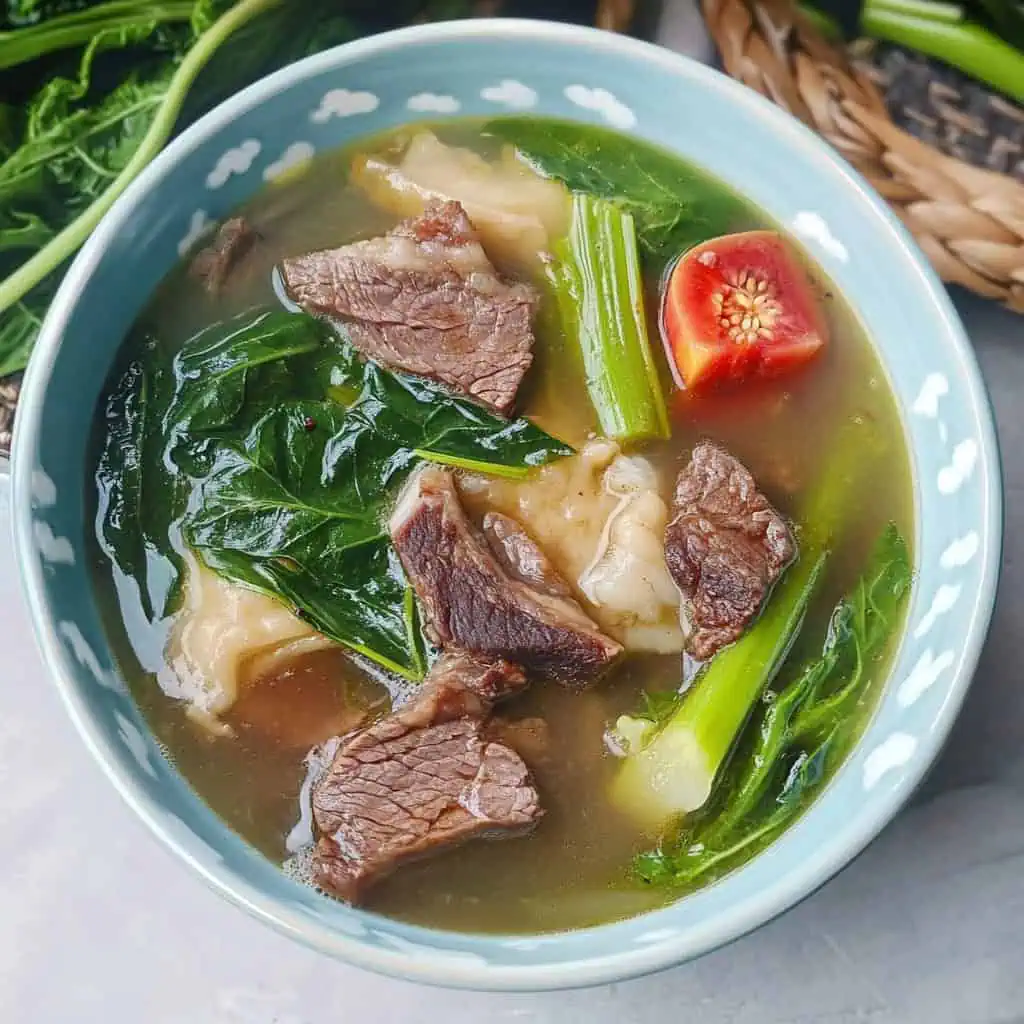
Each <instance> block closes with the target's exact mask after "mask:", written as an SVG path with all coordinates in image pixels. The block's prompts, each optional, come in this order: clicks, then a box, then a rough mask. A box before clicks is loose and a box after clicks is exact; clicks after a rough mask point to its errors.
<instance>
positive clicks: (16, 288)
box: [0, 0, 282, 313]
mask: <svg viewBox="0 0 1024 1024" xmlns="http://www.w3.org/2000/svg"><path fill="white" fill-rule="evenodd" d="M281 2H282V0H241V3H238V4H236V5H235V6H234V7H232V8H231V9H230V10H228V11H227V12H226V13H225V14H224V15H222V16H221V17H220V18H218V19H217V21H216V22H214V24H213V25H212V26H211V27H210V28H209V29H208V30H207V31H206V32H204V33H203V34H202V35H201V36H200V37H199V39H198V40H197V42H196V44H195V46H193V47H192V49H191V50H189V52H188V54H187V55H186V56H185V59H184V60H183V61H182V62H181V64H180V66H179V67H178V69H177V71H176V72H175V73H174V75H173V77H172V78H171V79H170V82H169V84H168V87H167V95H166V98H165V100H164V101H163V103H162V104H161V105H160V107H159V109H158V110H157V112H156V114H155V116H154V118H153V121H152V123H151V124H150V126H149V130H148V131H147V132H146V134H145V136H144V137H143V139H142V142H141V144H140V145H139V147H138V149H136V150H135V152H134V153H133V154H132V158H131V160H129V161H128V163H127V164H126V165H125V167H124V169H123V170H122V171H121V173H120V174H119V175H118V176H117V177H116V178H115V179H114V180H113V181H112V182H111V183H110V185H108V186H107V188H106V189H105V191H104V192H103V194H102V195H101V196H100V197H99V198H98V199H97V200H96V201H95V202H94V203H92V204H91V205H90V206H89V207H88V208H87V209H86V210H85V211H84V212H83V213H81V214H80V215H79V216H78V217H76V218H75V219H74V220H73V221H72V222H71V223H70V224H68V226H67V227H65V228H64V229H63V230H62V231H61V232H60V233H59V234H57V235H56V236H55V237H54V238H52V239H50V241H49V242H48V243H47V244H46V245H45V246H44V247H43V248H42V249H40V250H39V251H38V252H36V253H35V254H34V255H33V256H32V257H31V258H30V259H28V260H26V261H25V263H23V264H22V265H21V266H20V267H19V268H18V269H17V270H16V271H15V272H14V273H13V274H11V275H10V277H8V278H7V279H6V280H4V281H3V282H0V313H2V312H3V311H4V310H6V309H8V308H9V307H10V306H13V305H14V304H15V303H16V302H18V300H19V299H21V298H22V297H23V296H25V295H26V294H27V293H28V292H29V291H30V290H31V289H32V288H33V287H35V285H37V284H38V283H39V282H40V281H42V280H43V278H44V277H46V275H47V274H49V273H51V272H52V271H54V270H56V269H57V267H58V266H60V264H61V263H63V262H64V260H65V259H67V257H68V256H69V255H70V254H71V253H73V252H74V251H75V250H76V249H78V248H79V247H80V246H81V245H82V244H83V243H84V242H85V240H86V239H87V238H88V237H89V235H90V234H91V233H92V231H93V229H94V228H95V227H96V225H97V224H99V222H100V220H101V219H102V218H103V215H104V214H105V213H106V212H107V211H108V210H109V209H110V207H111V206H113V205H114V202H115V200H116V199H117V198H118V196H120V195H121V193H122V192H123V191H124V190H125V189H126V188H127V187H128V184H129V183H130V182H131V181H132V180H133V179H134V178H135V177H136V176H137V175H138V174H139V172H140V171H141V170H142V169H143V168H144V167H145V166H146V165H147V164H148V163H149V162H150V161H151V160H152V159H153V157H155V156H156V154H157V153H158V152H159V151H160V149H161V148H162V147H163V145H164V143H165V142H166V141H167V140H168V138H170V135H171V132H172V131H173V130H174V123H175V121H176V120H177V118H178V114H179V112H180V111H181V108H182V105H183V104H184V102H185V99H186V97H187V95H188V91H189V89H190V88H191V86H192V84H193V82H194V81H195V79H196V77H197V76H198V75H199V72H200V71H202V69H203V68H204V67H205V66H206V64H207V63H208V62H209V61H210V60H211V58H212V57H213V56H214V54H215V53H216V52H217V50H218V49H219V48H220V47H221V45H223V43H224V42H225V41H226V40H227V39H228V38H229V37H230V36H231V35H233V34H234V33H235V32H236V31H238V29H240V28H241V27H242V26H243V25H245V24H246V23H247V22H249V21H251V20H252V19H253V18H255V17H256V16H257V15H259V14H262V13H263V12H264V11H268V10H270V9H271V8H273V7H276V6H278V5H279V4H280V3H281Z"/></svg>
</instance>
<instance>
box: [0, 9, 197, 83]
mask: <svg viewBox="0 0 1024 1024" xmlns="http://www.w3.org/2000/svg"><path fill="white" fill-rule="evenodd" d="M194 7H195V3H194V0H165V2H153V0H142V2H140V0H109V2H107V3H102V4H97V5H96V6H93V7H88V8H85V9H83V10H79V11H71V12H68V13H61V14H57V15H56V16H55V17H52V18H49V19H47V20H45V21H40V22H38V23H37V24H34V25H31V26H27V27H24V28H20V29H14V30H12V31H7V32H3V31H0V70H2V69H3V68H11V67H16V66H17V65H19V64H26V63H28V62H29V61H32V60H35V59H36V58H38V57H42V56H44V55H46V54H50V53H54V52H55V51H58V50H67V49H74V48H75V47H78V46H85V45H87V44H89V43H91V42H92V41H93V40H94V39H95V38H96V37H97V36H99V35H100V34H106V33H118V34H122V35H124V36H125V37H128V36H133V35H134V34H135V33H136V31H138V30H139V29H142V30H143V31H144V32H145V33H146V34H148V33H149V31H150V30H151V29H153V28H155V27H156V26H157V25H162V24H167V23H172V22H188V21H189V20H190V19H191V18H192V12H193V9H194Z"/></svg>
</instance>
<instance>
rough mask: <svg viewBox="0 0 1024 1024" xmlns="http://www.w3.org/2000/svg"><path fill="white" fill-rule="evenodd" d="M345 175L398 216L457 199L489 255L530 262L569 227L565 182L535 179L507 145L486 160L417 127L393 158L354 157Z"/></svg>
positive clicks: (377, 202) (413, 215)
mask: <svg viewBox="0 0 1024 1024" xmlns="http://www.w3.org/2000/svg"><path fill="white" fill-rule="evenodd" d="M352 180H353V181H354V182H355V183H356V184H357V185H358V186H359V187H360V188H362V189H363V190H364V191H365V192H366V194H367V195H368V196H369V197H370V199H371V200H372V201H373V202H374V203H376V204H377V205H378V206H380V207H383V208H384V209H386V210H388V211H390V212H392V213H395V214H398V215H399V216H401V217H416V216H418V215H419V214H421V213H422V212H423V209H424V207H425V206H426V204H427V203H428V202H430V201H431V200H434V199H454V200H457V201H458V202H459V203H461V204H462V208H463V209H464V210H465V211H466V214H467V215H468V216H469V219H470V220H471V221H472V222H473V226H474V227H475V228H476V229H477V231H479V232H480V236H481V238H482V239H483V242H484V245H485V246H486V248H487V249H488V251H489V252H491V251H493V254H494V255H496V256H501V257H504V258H506V259H513V260H516V261H518V262H522V263H527V264H530V263H534V262H535V261H536V260H537V257H538V254H539V253H543V252H546V251H547V250H548V248H549V246H550V242H551V240H552V239H554V238H559V237H561V236H562V235H563V234H565V231H566V228H567V227H568V221H569V194H568V192H567V191H566V189H565V187H564V186H563V185H561V184H560V183H559V182H557V181H553V180H551V179H549V178H542V177H541V176H540V175H539V174H537V173H536V172H535V171H534V170H532V169H531V168H530V167H528V166H527V165H526V164H525V163H523V162H522V161H521V160H519V159H518V157H516V155H515V151H514V150H513V149H512V147H505V148H504V149H503V151H502V153H501V155H500V156H499V157H498V159H496V160H494V161H489V160H485V159H484V158H483V157H482V156H480V155H479V154H478V153H474V152H473V151H472V150H469V149H462V148H459V147H458V146H448V145H445V143H443V142H441V141H440V140H439V139H438V138H437V136H436V135H434V134H433V133H432V132H428V131H421V132H417V133H416V134H415V135H413V137H412V138H411V139H410V140H409V144H408V145H407V146H406V148H405V152H404V153H403V154H402V155H401V157H400V158H397V159H395V160H390V159H388V158H385V157H382V156H359V157H357V158H356V160H355V162H354V164H353V167H352Z"/></svg>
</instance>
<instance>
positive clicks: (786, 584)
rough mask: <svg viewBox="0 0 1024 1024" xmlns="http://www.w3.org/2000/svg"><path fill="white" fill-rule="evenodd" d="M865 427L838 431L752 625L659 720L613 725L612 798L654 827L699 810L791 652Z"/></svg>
mask: <svg viewBox="0 0 1024 1024" xmlns="http://www.w3.org/2000/svg"><path fill="white" fill-rule="evenodd" d="M862 434H863V431H862V430H860V429H858V428H857V426H856V425H850V426H848V427H846V428H844V430H843V431H842V432H841V433H840V435H839V437H838V438H837V439H836V443H835V445H834V454H833V457H832V458H831V459H830V460H829V462H828V464H827V466H826V469H825V473H824V475H823V477H822V479H821V481H820V482H819V483H818V485H817V487H816V488H815V490H814V492H813V493H812V495H811V497H810V500H809V502H808V504H807V506H806V507H805V508H804V510H803V516H802V517H801V518H802V521H803V522H804V523H805V524H807V525H806V526H805V527H804V528H803V530H802V531H801V535H800V542H801V548H802V551H801V555H800V558H799V559H798V561H797V562H796V564H795V565H793V566H791V567H790V568H789V569H788V570H787V572H786V574H785V576H784V577H783V578H782V580H781V581H780V582H779V584H778V585H777V586H776V588H775V591H774V593H773V594H772V595H771V597H770V598H769V602H768V604H767V606H766V608H765V610H764V612H763V613H762V614H761V617H760V618H759V619H758V620H757V622H756V623H754V625H753V626H751V627H750V629H748V630H747V632H746V633H745V634H744V635H743V636H742V637H740V639H739V640H737V641H736V643H734V644H733V645H732V646H731V647H729V648H727V649H726V650H725V651H722V652H721V653H720V654H719V655H718V656H717V657H716V658H715V659H714V660H713V661H712V662H711V664H710V665H709V666H708V667H707V669H706V670H705V671H704V673H703V674H702V675H701V676H700V677H699V678H698V679H697V680H696V681H695V682H694V684H693V686H692V687H691V688H690V689H689V690H688V691H687V693H686V694H685V696H683V697H682V698H681V700H680V701H679V702H678V703H677V704H676V706H675V708H674V709H673V710H671V711H670V713H669V714H668V716H667V720H666V721H665V722H664V724H660V725H655V724H652V723H649V722H646V723H645V722H643V721H642V720H638V719H637V718H631V717H630V716H623V718H620V719H619V722H618V723H617V731H618V733H619V735H620V736H622V737H623V738H624V740H625V741H626V743H627V745H628V747H629V750H628V752H627V756H626V758H625V760H624V761H623V764H622V767H621V768H620V769H619V772H618V774H617V776H616V778H615V780H614V782H613V786H612V798H613V800H614V801H615V802H616V803H618V804H619V805H620V806H621V807H622V808H623V809H624V810H626V811H627V812H628V813H630V814H631V815H633V816H634V817H635V818H636V819H637V820H638V821H640V822H643V823H646V824H650V825H652V826H657V825H660V824H663V823H664V822H665V821H667V820H668V819H670V818H672V817H673V816H675V815H678V814H689V813H692V812H693V811H696V810H699V809H700V808H701V807H703V806H704V804H705V803H706V802H707V801H708V798H709V797H710V796H711V793H712V790H713V788H714V785H715V781H716V779H717V778H718V776H719V774H720V773H721V770H722V768H723V765H724V764H725V762H726V761H727V759H728V757H729V755H730V753H731V751H732V750H733V748H734V746H735V744H736V740H737V738H738V736H739V734H740V732H741V731H742V729H743V727H744V725H745V724H746V722H747V720H748V718H749V717H750V714H751V712H752V710H753V709H754V707H755V705H756V703H757V701H758V699H759V698H760V697H761V695H762V693H763V692H764V690H765V689H766V688H767V686H768V685H769V684H770V683H771V681H772V680H773V679H774V677H775V675H776V674H777V672H778V671H779V669H780V667H781V666H782V663H783V662H784V661H785V659H786V655H787V654H788V653H789V649H790V647H791V646H792V644H793V642H794V640H795V639H796V636H797V634H798V632H799V630H800V627H801V625H802V622H803V618H804V613H805V612H806V610H807V606H808V604H809V602H810V600H811V597H812V596H813V595H814V592H815V590H816V589H817V586H818V584H819V583H820V581H821V579H822V576H823V573H824V569H825V564H826V562H827V560H828V553H829V551H830V549H831V547H832V543H833V537H834V533H835V531H836V529H837V528H839V527H840V526H841V524H842V518H843V515H844V509H845V506H846V504H847V499H848V496H849V495H850V493H851V492H852V488H853V485H854V483H855V481H856V478H857V476H858V475H859V472H860V469H861V468H862V467H863V466H864V465H865V463H866V462H867V461H868V460H869V459H870V456H871V453H869V452H867V451H865V449H864V447H863V444H862Z"/></svg>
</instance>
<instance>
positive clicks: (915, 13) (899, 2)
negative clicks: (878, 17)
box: [864, 0, 966, 25]
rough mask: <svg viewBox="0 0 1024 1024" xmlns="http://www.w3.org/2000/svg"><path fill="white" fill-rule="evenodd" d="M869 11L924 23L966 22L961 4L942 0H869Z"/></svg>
mask: <svg viewBox="0 0 1024 1024" xmlns="http://www.w3.org/2000/svg"><path fill="white" fill-rule="evenodd" d="M864 9H865V10H867V11H878V12H888V13H889V14H906V15H909V16H910V17H912V18H921V19H922V20H923V21H940V22H945V23H946V24H949V25H956V24H960V23H961V22H963V21H965V20H966V15H965V14H964V9H963V7H961V6H960V5H959V4H950V3H942V2H940V0H867V2H866V3H865V4H864Z"/></svg>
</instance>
